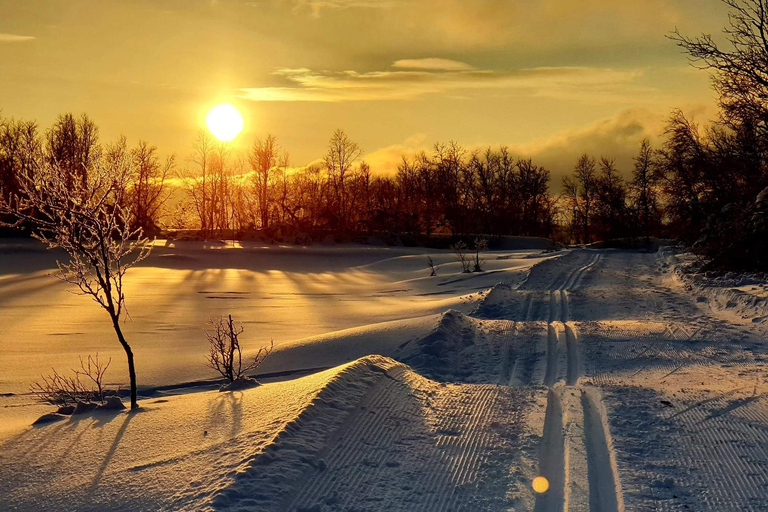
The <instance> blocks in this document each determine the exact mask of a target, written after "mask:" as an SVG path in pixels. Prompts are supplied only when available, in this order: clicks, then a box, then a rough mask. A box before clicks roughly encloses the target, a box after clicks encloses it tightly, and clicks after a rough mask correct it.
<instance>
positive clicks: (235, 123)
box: [205, 103, 243, 142]
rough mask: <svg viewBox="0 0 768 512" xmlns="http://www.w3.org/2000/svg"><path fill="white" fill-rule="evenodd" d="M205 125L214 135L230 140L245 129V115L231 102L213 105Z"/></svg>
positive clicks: (221, 139)
mask: <svg viewBox="0 0 768 512" xmlns="http://www.w3.org/2000/svg"><path fill="white" fill-rule="evenodd" d="M205 125H206V126H207V127H208V129H209V130H210V131H211V133H212V134H213V136H214V137H216V138H217V139H219V140H220V141H224V142H229V141H231V140H233V139H234V138H235V137H237V136H238V134H239V133H240V132H241V131H243V116H242V115H240V112H239V111H238V110H237V109H236V108H235V107H233V106H232V105H230V104H229V103H222V104H221V105H216V106H215V107H213V108H212V109H211V110H210V112H208V115H207V116H206V118H205Z"/></svg>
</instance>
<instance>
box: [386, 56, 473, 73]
mask: <svg viewBox="0 0 768 512" xmlns="http://www.w3.org/2000/svg"><path fill="white" fill-rule="evenodd" d="M392 67H393V68H400V69H423V70H428V71H474V70H475V69H476V68H475V67H473V66H470V65H469V64H466V63H464V62H459V61H457V60H450V59H439V58H434V57H433V58H427V59H402V60H397V61H395V62H394V63H393V64H392Z"/></svg>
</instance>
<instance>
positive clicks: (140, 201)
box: [126, 140, 176, 233]
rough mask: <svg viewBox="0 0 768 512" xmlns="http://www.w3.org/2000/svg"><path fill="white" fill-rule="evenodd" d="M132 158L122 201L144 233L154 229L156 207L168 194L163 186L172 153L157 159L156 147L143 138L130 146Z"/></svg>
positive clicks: (172, 164) (171, 166)
mask: <svg viewBox="0 0 768 512" xmlns="http://www.w3.org/2000/svg"><path fill="white" fill-rule="evenodd" d="M131 158H132V160H133V162H132V163H133V165H132V166H131V169H132V171H133V172H132V174H133V175H132V176H131V185H130V190H129V193H128V194H127V197H126V203H127V205H129V207H130V209H131V216H132V217H133V222H134V225H135V227H140V228H142V229H143V230H144V232H145V233H147V232H152V231H156V230H157V222H158V215H159V210H160V208H161V207H162V206H163V204H165V202H166V201H167V200H168V197H169V196H170V194H169V193H168V192H166V190H165V180H166V178H167V177H168V175H169V173H170V172H171V171H172V170H173V168H174V167H175V165H176V159H175V157H174V156H173V155H171V156H169V157H168V158H166V160H165V162H163V163H161V162H160V160H159V159H158V158H157V147H156V146H150V145H149V144H147V143H146V142H145V141H143V140H142V141H139V144H138V146H136V147H135V148H134V149H133V150H131Z"/></svg>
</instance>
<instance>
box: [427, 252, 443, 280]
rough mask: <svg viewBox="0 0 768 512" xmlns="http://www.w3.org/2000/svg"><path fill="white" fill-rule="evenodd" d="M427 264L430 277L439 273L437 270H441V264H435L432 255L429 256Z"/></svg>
mask: <svg viewBox="0 0 768 512" xmlns="http://www.w3.org/2000/svg"><path fill="white" fill-rule="evenodd" d="M427 266H428V267H429V270H430V271H431V272H430V274H429V275H430V277H434V276H436V275H437V271H438V270H440V265H435V262H434V260H433V259H432V256H427Z"/></svg>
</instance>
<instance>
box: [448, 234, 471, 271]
mask: <svg viewBox="0 0 768 512" xmlns="http://www.w3.org/2000/svg"><path fill="white" fill-rule="evenodd" d="M451 250H452V251H453V254H454V255H455V256H456V261H458V262H459V263H461V269H462V272H471V270H470V266H471V263H470V260H469V257H468V256H467V251H468V250H469V247H467V244H465V243H464V241H463V240H459V241H458V242H456V243H455V244H453V245H451Z"/></svg>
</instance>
